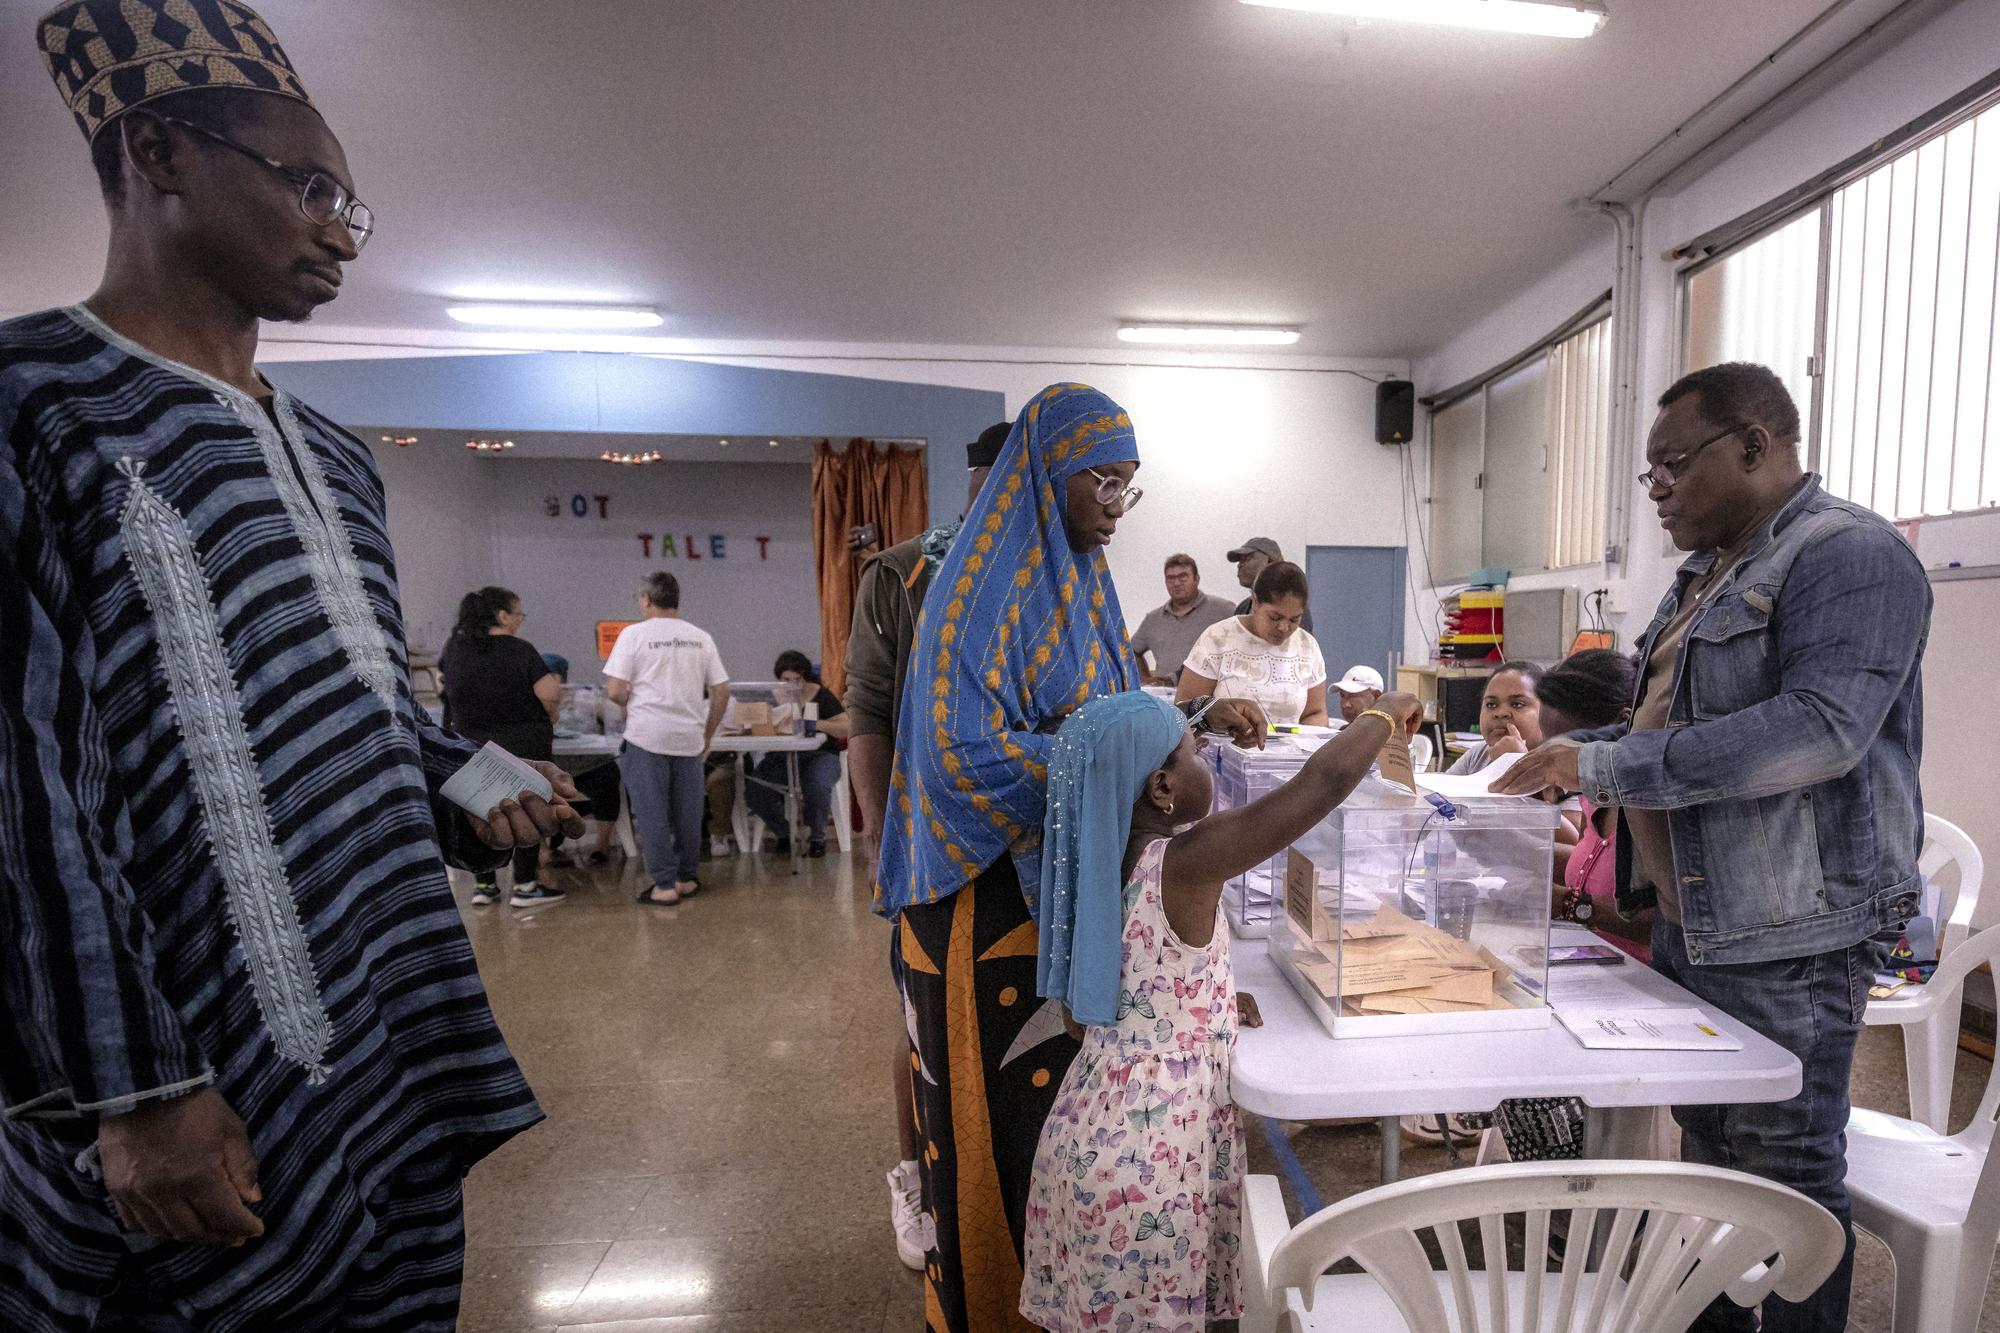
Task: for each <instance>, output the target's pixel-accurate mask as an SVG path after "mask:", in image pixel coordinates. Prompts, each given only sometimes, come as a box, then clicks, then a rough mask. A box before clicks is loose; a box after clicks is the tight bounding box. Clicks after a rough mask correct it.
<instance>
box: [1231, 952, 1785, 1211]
mask: <svg viewBox="0 0 2000 1333" xmlns="http://www.w3.org/2000/svg"><path fill="white" fill-rule="evenodd" d="M1551 942H1552V943H1557V944H1581V943H1598V942H1601V941H1598V940H1597V937H1596V936H1594V935H1592V934H1591V933H1590V932H1589V931H1586V930H1583V929H1581V928H1579V927H1574V926H1558V927H1556V928H1555V930H1554V932H1553V933H1552V935H1551ZM1229 944H1230V949H1231V951H1232V956H1233V961H1234V963H1235V971H1236V989H1237V991H1238V992H1244V991H1247V992H1249V993H1250V994H1251V996H1253V997H1254V998H1255V999H1256V1001H1257V1008H1258V1010H1259V1012H1261V1013H1262V1015H1263V1018H1264V1026H1262V1027H1260V1028H1244V1029H1243V1030H1242V1031H1241V1033H1239V1034H1238V1036H1237V1041H1236V1053H1235V1057H1234V1059H1233V1060H1232V1062H1231V1065H1230V1084H1231V1087H1232V1089H1233V1092H1234V1096H1235V1100H1236V1103H1237V1105H1239V1106H1241V1107H1242V1108H1243V1109H1245V1110H1247V1111H1252V1112H1255V1113H1256V1114H1259V1115H1268V1116H1276V1117H1278V1118H1279V1119H1283V1120H1337V1119H1350V1118H1358V1117H1373V1118H1375V1119H1378V1120H1380V1121H1381V1128H1382V1179H1383V1181H1384V1183H1388V1182H1390V1181H1393V1180H1395V1179H1396V1176H1397V1173H1398V1170H1399V1168H1400V1157H1401V1148H1402V1131H1401V1125H1400V1117H1402V1116H1405V1115H1425V1114H1430V1113H1433V1112H1447V1113H1448V1112H1468V1111H1491V1110H1492V1109H1493V1108H1494V1107H1496V1106H1498V1105H1499V1104H1500V1103H1501V1102H1503V1101H1505V1100H1507V1099H1509V1098H1512V1097H1580V1098H1582V1099H1583V1103H1584V1107H1585V1113H1586V1114H1585V1155H1586V1156H1589V1155H1592V1154H1593V1153H1600V1154H1604V1155H1615V1154H1613V1153H1612V1152H1611V1151H1610V1149H1611V1148H1612V1147H1613V1145H1616V1144H1619V1143H1626V1142H1631V1141H1633V1140H1635V1139H1636V1137H1637V1132H1638V1131H1639V1130H1641V1129H1642V1128H1643V1123H1644V1122H1645V1121H1646V1119H1647V1117H1646V1116H1644V1115H1643V1114H1639V1113H1641V1112H1645V1111H1649V1110H1650V1109H1651V1108H1653V1107H1658V1106H1673V1105H1676V1104H1681V1103H1718V1102H1720V1103H1737V1102H1775V1101H1783V1100H1784V1099H1786V1098H1787V1097H1792V1096H1795V1095H1797V1093H1798V1091H1799V1087H1800V1082H1801V1078H1802V1076H1803V1071H1802V1070H1801V1069H1800V1067H1799V1062H1798V1059H1797V1057H1795V1056H1794V1055H1792V1053H1791V1052H1789V1051H1787V1050H1785V1049H1784V1048H1783V1047H1781V1046H1779V1045H1777V1044H1776V1043H1775V1042H1772V1041H1770V1040H1769V1039H1767V1038H1765V1037H1763V1036H1760V1035H1759V1034H1758V1033H1756V1032H1754V1031H1752V1030H1751V1029H1750V1028H1748V1027H1745V1026H1744V1025H1743V1024H1741V1023H1739V1022H1737V1021H1736V1020H1735V1019H1733V1018H1731V1017H1729V1015H1727V1014H1724V1013H1722V1012H1720V1011H1719V1010H1717V1009H1716V1007H1715V1006H1714V1005H1711V1004H1707V1003H1705V1002H1703V1001H1702V1000H1700V999H1698V998H1697V997H1695V996H1694V995H1691V994H1689V993H1688V992H1687V991H1686V990H1684V989H1682V988H1681V987H1679V986H1677V985H1675V984H1674V983H1673V982H1671V981H1669V980H1667V979H1666V978H1665V977H1663V976H1661V975H1660V974H1659V973H1657V972H1655V971H1653V969H1651V968H1650V967H1646V966H1645V965H1643V964H1641V963H1638V962H1635V961H1633V960H1631V959H1626V960H1625V961H1624V962H1621V963H1618V964H1616V965H1615V968H1616V971H1615V973H1613V971H1612V967H1611V966H1609V965H1588V964H1564V965H1561V966H1557V967H1552V968H1550V969H1549V981H1550V990H1551V992H1552V994H1553V997H1554V998H1555V999H1556V1000H1558V1001H1560V999H1561V997H1562V993H1563V988H1564V986H1565V984H1567V983H1570V982H1585V981H1587V982H1588V983H1590V984H1591V985H1593V986H1601V985H1604V984H1606V983H1608V982H1610V981H1612V980H1614V979H1615V980H1616V981H1618V982H1620V983H1623V988H1624V989H1627V990H1629V993H1630V1001H1629V1003H1630V1007H1633V1008H1641V1007H1693V1008H1699V1009H1701V1010H1702V1011H1703V1012H1704V1013H1706V1014H1707V1015H1708V1016H1709V1017H1710V1018H1711V1019H1712V1020H1714V1021H1715V1023H1716V1025H1717V1026H1719V1027H1720V1028H1722V1029H1723V1030H1724V1031H1726V1032H1728V1033H1730V1034H1731V1035H1733V1036H1734V1037H1736V1038H1737V1039H1738V1040H1740V1041H1741V1042H1742V1043H1743V1049H1742V1050H1740V1051H1725V1052H1714V1051H1593V1050H1586V1049H1584V1047H1583V1046H1582V1045H1581V1044H1580V1043H1578V1041H1577V1040H1576V1038H1575V1037H1573V1036H1571V1035H1570V1033H1569V1029H1567V1028H1565V1027H1564V1026H1563V1025H1562V1024H1561V1022H1559V1021H1557V1020H1556V1019H1555V1018H1554V1016H1553V1015H1551V1018H1550V1023H1549V1026H1548V1027H1546V1028H1537V1029H1532V1030H1528V1031H1514V1032H1470V1033H1451V1034H1446V1035H1439V1036H1422V1037H1353V1038H1343V1039H1340V1040H1335V1039H1334V1038H1332V1037H1330V1036H1328V1035H1327V1031H1326V1029H1325V1028H1324V1027H1322V1026H1320V1023H1319V1020H1318V1019H1317V1018H1315V1017H1313V1015H1312V1013H1311V1012H1310V1011H1309V1010H1308V1009H1307V1008H1306V1006H1305V1002H1304V1001H1303V1000H1301V999H1300V998H1299V996H1298V993H1297V992H1296V991H1294V990H1293V989H1292V987H1291V985H1290V984H1289V983H1288V982H1287V981H1286V980H1285V978H1284V977H1283V976H1282V975H1280V974H1279V972H1278V969H1277V966H1276V965H1275V964H1274V963H1272V961H1271V959H1270V955H1269V954H1267V953H1266V952H1265V944H1264V941H1262V940H1246V939H1241V938H1236V937H1232V938H1231V939H1230V941H1229ZM1603 1007H1605V1008H1611V1007H1613V1006H1612V1005H1609V1004H1607V1005H1605V1006H1603ZM1619 1007H1622V1002H1621V1005H1620V1006H1619Z"/></svg>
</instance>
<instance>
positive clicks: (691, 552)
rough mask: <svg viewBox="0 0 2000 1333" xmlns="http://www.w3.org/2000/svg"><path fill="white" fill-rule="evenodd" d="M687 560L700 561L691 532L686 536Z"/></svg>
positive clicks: (698, 550)
mask: <svg viewBox="0 0 2000 1333" xmlns="http://www.w3.org/2000/svg"><path fill="white" fill-rule="evenodd" d="M687 558H688V559H690V560H699V559H701V550H700V548H698V547H697V546H696V545H695V544H694V534H693V533H691V532H690V533H689V534H688V535H687Z"/></svg>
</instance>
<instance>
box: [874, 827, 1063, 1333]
mask: <svg viewBox="0 0 2000 1333" xmlns="http://www.w3.org/2000/svg"><path fill="white" fill-rule="evenodd" d="M897 936H898V945H899V947H898V956H897V959H896V962H897V964H898V966H897V968H896V971H897V980H898V985H899V986H900V988H901V990H902V995H903V1011H904V1015H905V1017H906V1018H907V1019H908V1021H909V1024H910V1035H911V1044H912V1045H913V1046H914V1047H915V1051H916V1054H915V1064H914V1066H913V1069H912V1078H911V1082H912V1084H913V1088H914V1095H915V1099H916V1106H915V1113H916V1121H917V1130H918V1140H917V1143H918V1150H919V1158H918V1160H919V1163H920V1165H921V1168H922V1175H923V1186H924V1212H925V1215H926V1217H927V1219H928V1221H929V1222H930V1224H931V1226H932V1227H934V1228H935V1238H934V1239H933V1240H932V1243H931V1244H930V1246H929V1249H928V1252H927V1254H926V1256H925V1265H924V1320H925V1325H926V1327H928V1328H929V1329H930V1330H932V1333H988V1330H995V1329H1028V1328H1031V1327H1032V1326H1031V1325H1029V1324H1028V1323H1027V1322H1026V1321H1024V1320H1023V1319H1022V1318H1021V1314H1020V1305H1021V1230H1022V1222H1023V1218H1024V1216H1025V1214H1026V1211H1027V1202H1028V1184H1029V1177H1030V1175H1031V1173H1032V1170H1033V1167H1034V1160H1035V1145H1036V1142H1037V1140H1038V1139H1039V1138H1040V1136H1041V1132H1042V1123H1043V1122H1044V1121H1045V1120H1047V1119H1048V1116H1049V1108H1050V1107H1051V1106H1052V1105H1053V1104H1054V1103H1055V1097H1056V1093H1057V1091H1058V1090H1059V1089H1060V1088H1061V1087H1062V1081H1063V1075H1064V1073H1066V1072H1067V1071H1068V1069H1069V1065H1070V1061H1071V1060H1073V1059H1075V1058H1076V1052H1077V1043H1076V1042H1075V1041H1073V1040H1071V1039H1070V1037H1069V1034H1068V1033H1067V1032H1066V1031H1065V1030H1064V1028H1063V1019H1062V1006H1061V1004H1059V1003H1058V1002H1056V1001H1054V1000H1043V999H1041V998H1039V997H1038V996H1037V995H1036V994H1035V951H1036V948H1037V946H1038V944H1039V941H1040V936H1039V935H1038V933H1037V932H1036V930H1035V923H1034V922H1033V921H1032V920H1030V919H1029V917H1028V905H1027V902H1026V901H1025V900H1024V899H1023V898H1022V897H1021V883H1020V879H1019V877H1018V876H1017V875H1016V874H1015V873H1014V863H1013V861H1012V859H1011V858H1008V857H1004V856H1003V857H1002V858H1001V859H1000V860H999V862H998V863H997V864H995V865H993V866H991V867H990V868H988V869H987V870H986V871H985V872H984V873H982V874H981V875H980V876H979V878H977V879H975V880H974V881H973V882H972V883H970V884H968V885H966V886H965V887H964V888H962V889H960V890H959V891H958V892H956V893H954V894H952V895H951V896H950V897H948V898H943V899H940V900H939V901H937V902H935V903H926V904H923V905H920V906H917V907H911V908H907V909H905V910H904V912H903V914H902V917H901V920H900V924H899V925H898V927H897Z"/></svg>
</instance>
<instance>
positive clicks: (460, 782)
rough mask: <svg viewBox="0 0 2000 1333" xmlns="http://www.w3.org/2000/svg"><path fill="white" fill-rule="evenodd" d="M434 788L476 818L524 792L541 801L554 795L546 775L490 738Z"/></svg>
mask: <svg viewBox="0 0 2000 1333" xmlns="http://www.w3.org/2000/svg"><path fill="white" fill-rule="evenodd" d="M438 790H439V793H440V794H441V795H442V796H443V797H444V798H445V799H446V800H447V801H450V802H451V803H452V804H453V805H455V806H457V807H458V808H459V809H461V810H463V811H465V812H466V813H467V814H470V815H475V816H477V817H478V818H480V819H484V818H486V816H487V813H488V812H489V811H491V810H492V809H493V807H494V806H496V805H498V804H500V802H502V801H510V800H513V799H515V798H516V797H518V796H520V794H521V793H522V792H524V791H531V792H533V793H534V794H535V795H537V796H539V797H541V798H542V799H543V800H545V801H547V800H553V799H554V797H555V794H556V789H555V788H554V787H551V786H550V785H549V780H548V779H547V778H545V777H543V776H542V775H541V774H540V773H537V772H536V771H535V770H534V769H532V768H530V767H528V765H527V763H526V762H525V761H523V760H520V759H516V758H515V757H514V756H513V755H511V754H508V753H507V752H506V751H505V750H503V749H501V748H500V747H499V746H497V745H495V744H494V743H493V742H492V741H488V742H486V744H484V745H482V746H480V747H479V753H478V754H475V755H473V756H472V758H471V759H469V760H467V761H466V765H465V767H464V768H461V769H459V770H458V772H456V773H454V774H452V775H451V776H450V777H449V778H446V779H445V784H444V786H443V787H441V788H439V789H438Z"/></svg>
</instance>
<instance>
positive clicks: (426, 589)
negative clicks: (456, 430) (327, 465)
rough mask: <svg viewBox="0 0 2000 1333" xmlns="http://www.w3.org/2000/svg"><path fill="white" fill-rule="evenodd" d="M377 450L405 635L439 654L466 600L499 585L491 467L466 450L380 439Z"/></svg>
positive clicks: (416, 648)
mask: <svg viewBox="0 0 2000 1333" xmlns="http://www.w3.org/2000/svg"><path fill="white" fill-rule="evenodd" d="M369 447H370V448H371V449H373V451H374V454H375V467H376V470H377V471H379V472H380V473H381V474H382V487H383V490H384V492H385V493H386V494H387V496H388V505H389V541H390V542H391V544H392V545H393V546H394V548H395V552H396V582H397V585H398V587H399V589H400V591H401V593H402V600H403V632H404V634H405V635H406V636H407V637H408V638H409V641H410V647H411V649H412V650H413V651H427V652H432V653H435V652H438V651H439V650H441V649H442V648H443V647H444V641H445V639H446V638H447V637H448V636H449V635H450V633H451V627H452V624H453V622H454V621H456V620H457V619H458V600H459V598H461V597H463V596H465V594H466V593H468V592H470V591H472V590H473V589H474V588H477V587H479V586H481V585H482V584H486V583H491V582H492V581H493V551H492V545H491V543H492V524H491V522H490V521H489V519H488V516H487V508H486V480H487V478H488V477H489V476H490V475H491V469H490V467H488V466H485V465H484V464H485V460H483V459H479V458H476V457H474V456H473V455H472V454H471V453H470V452H469V451H467V450H465V449H463V448H445V447H441V446H439V445H437V444H435V443H429V442H427V443H424V444H418V445H415V446H412V447H410V448H407V449H398V448H396V447H395V446H394V445H388V444H382V443H379V442H378V441H376V440H374V439H372V438H371V439H370V440H369Z"/></svg>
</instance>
